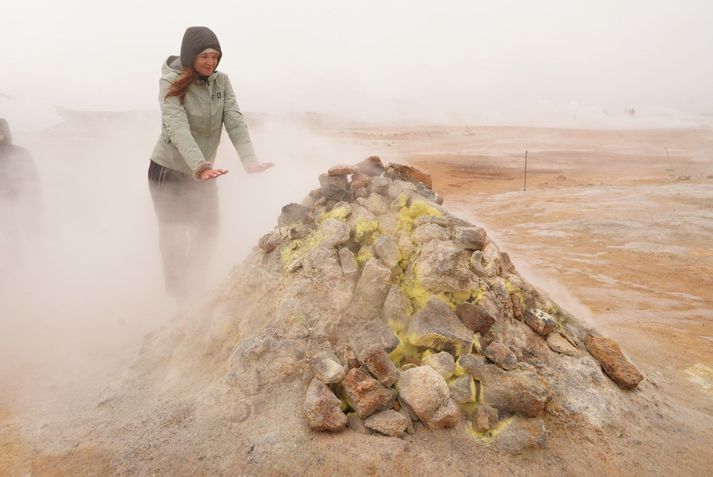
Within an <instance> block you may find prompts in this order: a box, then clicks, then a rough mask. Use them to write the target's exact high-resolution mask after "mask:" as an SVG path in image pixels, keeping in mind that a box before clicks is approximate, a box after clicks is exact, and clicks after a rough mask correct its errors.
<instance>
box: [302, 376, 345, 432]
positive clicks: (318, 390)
mask: <svg viewBox="0 0 713 477" xmlns="http://www.w3.org/2000/svg"><path fill="white" fill-rule="evenodd" d="M341 404H342V402H341V401H340V400H339V398H337V396H335V395H334V393H333V392H332V391H331V390H330V389H329V388H328V387H327V386H326V385H325V384H324V383H322V382H321V381H319V380H318V379H317V378H314V379H312V382H311V383H310V384H309V387H308V388H307V394H306V396H305V402H304V414H305V417H306V418H307V423H308V424H309V427H310V429H312V430H315V431H332V432H335V431H341V430H343V429H344V427H345V426H346V425H347V416H345V415H344V413H343V412H342V410H341V409H340V406H341Z"/></svg>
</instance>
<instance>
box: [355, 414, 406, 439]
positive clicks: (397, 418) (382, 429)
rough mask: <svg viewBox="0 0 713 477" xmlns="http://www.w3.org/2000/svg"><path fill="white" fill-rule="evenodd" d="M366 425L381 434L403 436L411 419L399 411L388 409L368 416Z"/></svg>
mask: <svg viewBox="0 0 713 477" xmlns="http://www.w3.org/2000/svg"><path fill="white" fill-rule="evenodd" d="M364 425H365V426H366V427H367V428H369V429H371V430H373V431H376V432H378V433H380V434H385V435H387V436H392V437H401V436H402V435H403V433H404V432H405V431H406V429H407V428H408V425H409V419H408V418H407V417H406V416H404V415H403V414H401V413H400V412H398V411H394V410H393V409H388V410H386V411H381V412H378V413H376V414H374V415H373V416H370V417H368V418H366V420H365V421H364Z"/></svg>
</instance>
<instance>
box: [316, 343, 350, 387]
mask: <svg viewBox="0 0 713 477" xmlns="http://www.w3.org/2000/svg"><path fill="white" fill-rule="evenodd" d="M310 365H311V366H312V372H313V373H314V376H315V377H316V378H317V379H319V380H320V381H322V382H323V383H325V384H332V383H338V382H339V381H341V380H342V378H344V375H345V374H347V370H346V369H345V368H344V366H342V363H341V362H340V361H339V358H337V356H336V355H335V354H334V353H333V352H332V351H329V350H323V351H319V352H317V353H315V354H314V356H312V360H311V361H310Z"/></svg>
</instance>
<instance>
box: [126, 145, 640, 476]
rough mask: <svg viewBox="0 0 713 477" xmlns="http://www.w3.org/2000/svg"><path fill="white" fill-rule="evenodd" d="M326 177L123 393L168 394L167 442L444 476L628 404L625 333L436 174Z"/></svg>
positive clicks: (343, 170) (353, 170) (603, 421)
mask: <svg viewBox="0 0 713 477" xmlns="http://www.w3.org/2000/svg"><path fill="white" fill-rule="evenodd" d="M319 184H320V187H319V188H317V189H315V190H313V191H311V192H310V193H309V195H308V196H307V197H306V198H305V199H304V200H303V201H302V202H301V203H300V204H297V203H292V204H288V205H286V206H285V207H283V209H282V214H281V215H280V216H279V218H278V224H277V226H276V227H275V228H274V229H273V230H272V231H270V232H269V233H267V234H266V235H264V236H263V237H262V238H261V239H260V241H259V247H256V248H255V249H254V250H253V251H252V253H250V255H249V256H248V257H247V259H246V260H245V261H244V262H243V263H242V264H241V265H240V266H238V267H237V268H236V269H235V270H234V271H233V272H232V273H231V274H230V276H229V278H228V280H227V281H226V282H225V283H224V284H223V285H222V286H221V287H220V288H219V289H218V290H217V291H216V292H215V294H214V296H213V298H212V300H211V301H210V303H209V304H207V305H205V307H204V308H203V309H202V310H199V311H198V312H196V313H195V314H194V315H192V316H190V317H188V318H187V319H186V320H185V322H183V323H182V325H181V326H180V327H176V329H174V330H173V331H171V332H170V333H162V334H158V335H157V336H155V337H154V338H152V339H151V340H149V342H147V344H146V348H145V350H144V353H143V356H142V360H141V362H140V363H139V364H138V365H137V367H139V368H141V369H151V370H152V371H150V372H147V373H145V374H144V375H143V376H139V377H137V378H136V379H137V380H139V381H141V379H144V380H145V382H144V384H141V385H136V384H134V385H133V386H132V385H129V386H127V389H128V388H132V389H139V388H142V387H143V389H144V390H145V389H146V388H150V389H154V391H152V394H151V397H152V399H155V400H156V402H157V403H160V402H163V403H167V404H164V405H158V404H157V405H156V410H155V411H154V412H148V413H147V417H146V421H145V422H144V423H143V427H141V429H144V430H146V429H149V430H146V431H145V432H147V435H151V436H152V439H153V441H152V442H155V439H157V435H158V436H160V435H164V436H166V439H168V441H166V442H170V445H169V444H166V450H165V452H166V453H167V455H169V454H170V452H171V449H173V450H174V451H175V452H176V453H177V455H181V454H180V453H181V452H184V451H182V450H181V449H183V450H185V449H187V448H192V450H195V452H196V453H200V455H202V456H203V457H202V458H201V461H200V462H199V463H197V464H196V465H198V467H197V468H205V467H201V466H205V465H208V464H209V463H211V464H210V465H213V466H215V467H211V468H213V469H214V470H216V471H221V469H222V471H227V470H226V469H235V466H236V465H238V467H240V468H243V467H241V466H247V467H244V468H245V469H248V470H250V472H254V473H257V474H260V473H271V472H272V473H277V474H279V473H287V474H290V473H292V472H295V473H303V472H308V473H312V472H316V471H317V469H322V470H321V471H319V472H322V473H325V474H329V473H331V472H341V470H344V469H347V468H348V469H350V470H351V471H354V472H362V471H365V472H369V471H370V470H369V469H372V470H373V468H372V466H374V465H377V466H380V465H390V466H391V470H392V471H393V472H395V473H397V474H398V473H409V472H410V471H409V470H408V469H410V468H411V466H413V465H418V466H420V467H419V471H420V472H421V471H422V472H425V473H429V472H435V471H438V470H439V469H440V470H445V469H447V468H449V467H450V466H451V465H452V463H453V462H458V461H459V459H465V460H464V461H463V462H468V459H471V458H472V456H474V455H476V454H483V453H485V454H483V455H487V453H488V452H490V449H491V448H492V449H495V450H496V451H497V452H500V453H502V452H506V453H510V454H517V453H522V452H525V451H528V450H531V449H538V448H540V449H541V448H545V449H546V447H547V445H548V436H549V437H551V436H553V435H555V434H556V433H557V432H558V430H559V429H561V428H563V427H567V424H568V423H573V424H574V425H576V426H579V427H576V428H577V429H579V428H581V426H589V427H590V428H602V427H603V426H608V425H610V423H612V422H617V421H621V420H622V419H623V418H624V417H625V416H629V415H631V414H632V409H635V405H632V402H633V401H635V399H634V398H635V396H636V395H637V394H640V392H638V391H634V390H635V389H636V388H637V386H638V385H639V383H640V381H641V380H642V375H641V374H640V373H639V371H638V370H637V369H636V368H635V367H634V366H633V365H632V364H631V363H630V362H629V361H628V360H627V359H626V357H625V356H624V355H623V354H622V352H621V350H620V349H619V347H618V346H617V344H616V343H615V342H614V341H612V340H611V339H609V338H606V337H603V336H601V335H600V334H598V333H597V332H596V331H594V330H593V329H591V328H589V327H588V326H585V325H584V324H582V323H580V322H579V321H577V320H576V319H575V317H573V316H572V315H571V314H569V313H568V312H566V311H565V310H563V309H562V308H560V307H559V306H558V305H557V304H556V303H554V302H553V301H551V300H550V299H549V298H548V297H546V296H545V295H543V294H542V293H541V292H539V291H538V290H536V289H535V288H534V287H533V286H531V285H530V284H528V283H527V282H526V281H525V280H524V279H523V278H522V277H521V276H520V275H519V274H518V272H517V270H516V268H515V266H514V264H513V263H512V261H511V260H510V258H509V256H508V255H507V253H505V252H502V251H501V250H499V249H498V247H497V246H496V244H495V243H493V241H492V240H491V239H490V238H489V236H488V234H487V233H486V231H485V230H484V229H482V228H480V227H477V226H474V225H472V224H470V223H468V222H466V221H464V220H462V219H460V218H458V217H456V216H454V215H453V214H451V213H449V212H448V210H446V208H444V207H443V205H442V203H443V201H442V200H441V198H440V197H439V196H438V195H437V194H436V193H435V192H434V191H433V190H431V179H430V176H429V175H428V174H426V173H424V172H421V171H419V170H417V169H414V168H412V167H409V166H405V165H399V164H388V165H386V166H384V165H383V164H382V162H381V160H380V159H379V158H378V157H370V158H368V159H366V160H364V161H362V162H360V163H358V164H355V165H344V166H335V167H332V168H331V169H330V170H329V171H328V172H327V173H325V174H322V175H321V176H320V177H319ZM473 208H474V209H475V210H476V211H477V204H473ZM476 213H477V212H476ZM157 380H158V382H160V385H158V384H156V382H157ZM142 392H143V393H144V394H145V391H142ZM141 399H142V400H143V399H145V395H142V398H141ZM640 402H641V401H640ZM167 406H168V408H167ZM147 422H153V423H154V425H155V426H156V428H155V429H154V430H151V428H150V425H148V424H147ZM147 426H148V427H147ZM138 430H139V427H137V428H136V431H137V432H138ZM135 434H136V433H134V432H131V431H129V432H128V433H127V435H135ZM159 441H160V439H159ZM150 445H151V444H149V443H148V442H146V443H144V444H135V443H134V444H132V446H131V450H129V451H127V453H126V454H125V455H124V457H125V459H126V460H127V461H132V460H136V459H137V458H140V455H141V454H140V452H141V450H140V449H141V448H142V446H143V447H146V446H150ZM174 447H175V449H174ZM200 449H203V450H200ZM225 453H227V454H225ZM226 455H229V456H230V457H229V458H228V457H226ZM211 456H212V457H211ZM469 456H471V457H469ZM454 459H455V460H454ZM157 465H159V464H158V463H157ZM315 466H317V467H315ZM324 466H326V467H324ZM399 466H401V467H399ZM325 469H326V470H325ZM340 469H341V470H340ZM319 472H318V473H319Z"/></svg>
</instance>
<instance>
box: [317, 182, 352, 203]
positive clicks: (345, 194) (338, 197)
mask: <svg viewBox="0 0 713 477" xmlns="http://www.w3.org/2000/svg"><path fill="white" fill-rule="evenodd" d="M334 177H344V176H334ZM321 190H322V195H323V196H324V198H326V199H328V200H334V201H336V202H343V201H347V202H350V201H352V200H353V199H354V193H353V192H352V191H351V190H347V189H342V188H341V187H338V186H336V185H333V184H328V185H327V186H326V187H322V189H321Z"/></svg>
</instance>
